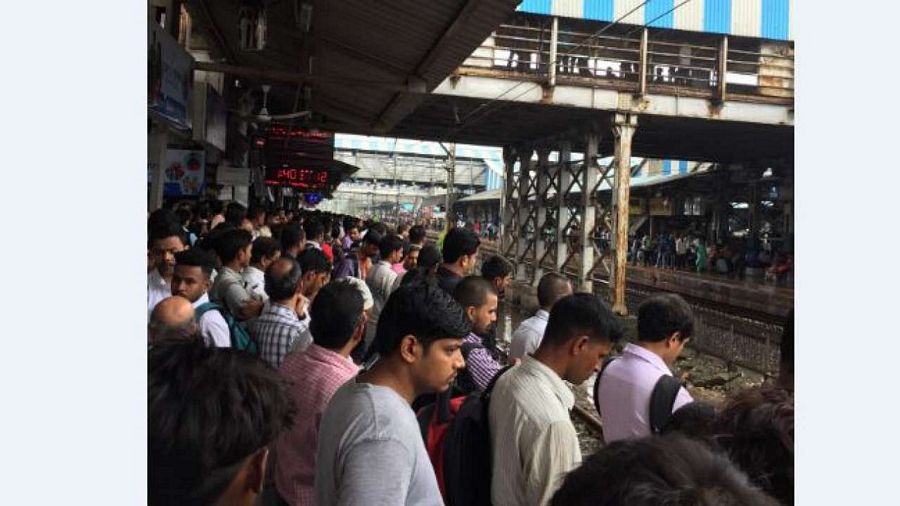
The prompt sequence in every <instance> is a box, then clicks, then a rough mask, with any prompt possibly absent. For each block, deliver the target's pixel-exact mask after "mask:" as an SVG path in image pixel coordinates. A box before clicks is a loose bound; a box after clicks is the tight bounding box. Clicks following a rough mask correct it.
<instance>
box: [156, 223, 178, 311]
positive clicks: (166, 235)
mask: <svg viewBox="0 0 900 506" xmlns="http://www.w3.org/2000/svg"><path fill="white" fill-rule="evenodd" d="M149 235H150V242H149V244H148V247H149V249H150V260H151V262H153V266H154V267H153V269H152V270H151V271H150V274H148V275H147V318H148V320H149V318H150V313H151V312H153V308H154V307H156V305H157V304H158V303H159V301H161V300H163V299H165V298H167V297H170V296H171V295H172V287H171V282H172V272H173V271H174V268H175V254H176V253H178V252H180V251H183V250H184V248H185V244H184V235H183V233H182V231H181V225H179V224H178V222H176V221H172V222H165V221H163V222H161V223H159V224H156V225H154V226H153V227H151V229H150V231H149Z"/></svg>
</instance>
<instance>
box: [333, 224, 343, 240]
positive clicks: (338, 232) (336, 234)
mask: <svg viewBox="0 0 900 506" xmlns="http://www.w3.org/2000/svg"><path fill="white" fill-rule="evenodd" d="M340 236H341V226H340V224H338V223H337V222H335V223H334V224H333V225H331V238H332V239H337V238H338V237H340Z"/></svg>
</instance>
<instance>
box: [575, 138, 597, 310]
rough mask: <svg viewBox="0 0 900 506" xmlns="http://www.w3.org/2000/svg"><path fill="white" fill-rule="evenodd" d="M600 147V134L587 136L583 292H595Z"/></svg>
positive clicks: (581, 265)
mask: <svg viewBox="0 0 900 506" xmlns="http://www.w3.org/2000/svg"><path fill="white" fill-rule="evenodd" d="M599 145H600V134H598V133H597V132H588V133H587V134H586V135H585V150H584V162H583V164H584V167H583V170H582V172H581V174H582V175H581V177H582V179H581V181H582V185H581V202H580V204H581V229H580V231H579V235H580V239H581V251H580V255H579V257H580V258H579V260H578V284H579V285H580V286H579V287H580V290H581V291H583V292H588V293H593V291H594V276H593V269H594V245H593V242H594V238H593V235H594V225H595V223H596V216H597V207H596V206H595V205H594V202H593V200H592V197H593V195H592V193H593V190H594V188H595V187H596V186H597V179H598V178H599V176H600V172H599V171H598V169H597V152H598V149H599Z"/></svg>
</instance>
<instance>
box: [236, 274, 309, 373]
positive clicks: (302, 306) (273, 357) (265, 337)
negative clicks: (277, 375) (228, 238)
mask: <svg viewBox="0 0 900 506" xmlns="http://www.w3.org/2000/svg"><path fill="white" fill-rule="evenodd" d="M301 274H302V272H301V270H300V264H299V263H298V262H297V261H296V260H294V259H293V258H289V257H281V258H279V259H278V260H276V261H275V262H273V263H272V265H270V266H269V268H268V269H266V276H265V280H266V282H265V288H266V293H267V294H269V303H268V304H266V306H265V309H264V310H263V312H262V314H261V315H259V318H256V319H254V320H251V321H250V323H249V324H248V325H247V330H248V331H249V332H250V336H251V337H252V338H253V340H254V341H256V343H257V344H258V345H259V351H260V358H262V359H263V360H265V361H266V362H268V363H269V364H270V365H271V366H272V367H275V368H276V369H277V368H278V367H279V366H280V365H281V361H282V360H284V356H285V355H287V353H288V351H290V350H291V349H292V348H294V349H297V350H300V351H302V350H305V349H306V348H307V347H308V346H309V345H310V344H312V341H311V336H310V335H309V332H307V330H308V329H309V315H307V314H306V306H307V304H308V303H309V301H308V299H307V298H306V297H304V296H303V283H302V282H301V281H302V276H301ZM298 340H300V341H301V342H300V343H299V344H297V346H294V343H295V342H296V341H298Z"/></svg>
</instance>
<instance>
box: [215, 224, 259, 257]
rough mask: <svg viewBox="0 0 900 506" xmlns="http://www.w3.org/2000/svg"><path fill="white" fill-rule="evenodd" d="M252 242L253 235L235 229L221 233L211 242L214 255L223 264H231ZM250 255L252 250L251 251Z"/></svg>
mask: <svg viewBox="0 0 900 506" xmlns="http://www.w3.org/2000/svg"><path fill="white" fill-rule="evenodd" d="M252 241H253V235H252V234H251V233H250V232H247V231H246V230H244V229H241V228H235V229H231V230H226V231H224V232H222V234H221V235H220V236H218V237H217V238H216V239H215V241H214V242H213V247H214V248H215V250H216V254H217V255H219V260H221V261H222V263H223V264H227V263H228V262H231V261H232V260H234V259H235V258H237V256H238V253H240V252H241V251H242V250H243V249H244V248H246V247H247V246H249V245H250V243H251V242H252ZM251 253H252V250H251Z"/></svg>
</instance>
